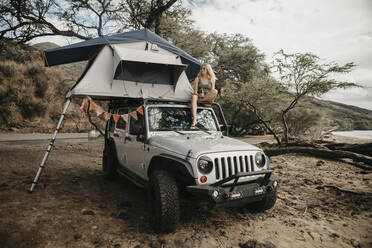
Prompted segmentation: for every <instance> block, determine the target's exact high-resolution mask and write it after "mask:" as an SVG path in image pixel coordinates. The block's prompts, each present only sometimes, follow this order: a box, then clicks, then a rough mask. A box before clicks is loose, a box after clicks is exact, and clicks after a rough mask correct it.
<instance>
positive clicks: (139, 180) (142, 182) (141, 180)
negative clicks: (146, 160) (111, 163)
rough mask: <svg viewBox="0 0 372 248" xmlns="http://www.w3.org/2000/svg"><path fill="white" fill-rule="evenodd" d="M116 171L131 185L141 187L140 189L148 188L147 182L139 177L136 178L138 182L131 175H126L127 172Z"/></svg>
mask: <svg viewBox="0 0 372 248" xmlns="http://www.w3.org/2000/svg"><path fill="white" fill-rule="evenodd" d="M116 171H117V173H118V174H119V175H120V176H122V177H125V178H126V179H128V180H129V181H130V182H131V183H133V184H134V185H136V186H137V187H139V188H147V183H146V182H145V180H143V179H142V178H140V177H138V176H137V175H136V176H135V177H136V178H137V179H138V180H136V179H134V178H133V176H131V175H129V174H128V173H125V171H123V170H120V169H117V170H116Z"/></svg>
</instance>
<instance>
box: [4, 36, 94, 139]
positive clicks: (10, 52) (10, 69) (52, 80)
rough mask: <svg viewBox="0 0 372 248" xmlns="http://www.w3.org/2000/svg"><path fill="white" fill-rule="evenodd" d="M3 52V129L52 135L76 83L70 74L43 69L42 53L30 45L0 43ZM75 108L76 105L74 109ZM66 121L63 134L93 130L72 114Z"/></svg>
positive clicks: (55, 69) (53, 69)
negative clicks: (13, 128) (67, 96)
mask: <svg viewBox="0 0 372 248" xmlns="http://www.w3.org/2000/svg"><path fill="white" fill-rule="evenodd" d="M0 51H1V52H0V128H2V129H3V130H7V129H8V128H11V127H16V128H21V129H25V131H37V132H50V131H52V130H53V128H54V127H55V125H56V120H57V119H58V118H59V116H60V114H61V111H62V108H63V106H64V102H65V95H66V93H67V91H68V89H69V88H70V87H71V86H72V84H73V83H74V81H73V80H72V78H71V74H70V73H68V72H64V71H63V70H61V69H59V68H56V67H44V61H43V57H42V53H41V51H39V50H37V49H35V48H32V47H29V46H27V45H19V44H16V43H15V42H13V41H9V40H0ZM76 103H79V102H76ZM74 105H75V106H74ZM76 106H77V105H76V104H74V103H73V104H72V107H71V109H76V108H77V107H76ZM67 117H70V118H67V122H66V123H65V128H64V131H84V130H87V129H88V128H90V125H89V124H88V122H87V121H86V119H85V118H78V117H76V116H73V115H71V114H70V113H68V116H67Z"/></svg>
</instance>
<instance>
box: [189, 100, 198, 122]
mask: <svg viewBox="0 0 372 248" xmlns="http://www.w3.org/2000/svg"><path fill="white" fill-rule="evenodd" d="M197 104H198V96H197V95H192V97H191V114H192V123H191V126H195V125H196V122H197V120H196V108H197Z"/></svg>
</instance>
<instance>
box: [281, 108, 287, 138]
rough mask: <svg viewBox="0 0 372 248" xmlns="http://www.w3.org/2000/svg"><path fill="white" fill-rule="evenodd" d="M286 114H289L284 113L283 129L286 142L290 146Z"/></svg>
mask: <svg viewBox="0 0 372 248" xmlns="http://www.w3.org/2000/svg"><path fill="white" fill-rule="evenodd" d="M286 114H287V112H283V113H282V123H283V127H284V142H285V143H286V144H288V124H287V120H286Z"/></svg>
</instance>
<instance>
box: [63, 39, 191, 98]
mask: <svg viewBox="0 0 372 248" xmlns="http://www.w3.org/2000/svg"><path fill="white" fill-rule="evenodd" d="M146 47H148V49H146ZM90 61H91V63H90V65H89V66H88V67H87V68H86V70H85V72H84V74H83V76H82V77H81V78H80V79H79V80H78V81H77V82H76V84H75V85H74V86H73V87H72V88H71V90H70V91H69V93H68V95H67V96H66V97H67V98H70V97H83V96H91V97H93V98H97V99H98V98H99V99H106V100H107V99H112V98H141V99H163V100H177V101H189V100H190V99H191V95H192V92H193V90H192V87H191V85H190V83H189V80H188V78H187V76H186V73H185V69H186V68H187V65H185V64H183V63H182V61H181V57H180V56H179V55H177V54H175V53H173V52H170V51H168V50H167V49H165V48H161V47H158V46H155V45H153V44H149V42H147V41H136V42H131V43H121V44H110V45H104V47H103V48H102V49H100V51H99V53H98V54H97V56H95V57H94V59H91V60H90Z"/></svg>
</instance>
